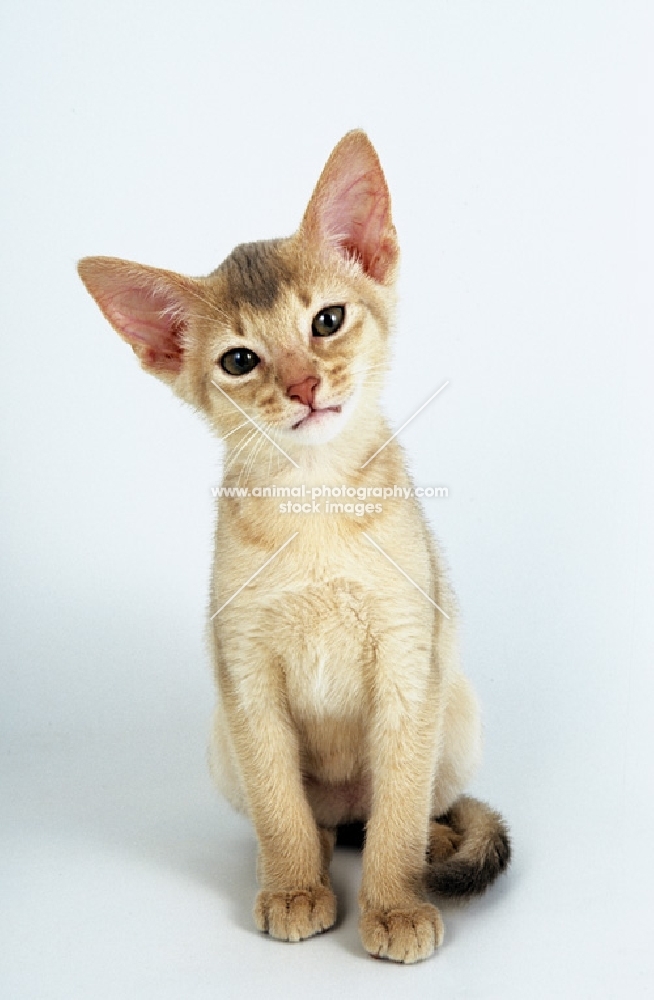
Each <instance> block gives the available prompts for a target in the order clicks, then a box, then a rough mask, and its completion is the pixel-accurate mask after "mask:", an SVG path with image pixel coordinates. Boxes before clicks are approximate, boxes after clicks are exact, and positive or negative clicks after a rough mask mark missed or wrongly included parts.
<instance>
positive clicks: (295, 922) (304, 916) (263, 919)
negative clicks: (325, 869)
mask: <svg viewBox="0 0 654 1000" xmlns="http://www.w3.org/2000/svg"><path fill="white" fill-rule="evenodd" d="M335 920H336V897H335V895H334V893H333V892H332V891H331V889H328V888H326V887H325V886H322V885H319V886H316V887H315V888H313V889H289V890H287V891H281V892H269V891H266V890H265V889H263V890H262V891H261V892H260V893H259V895H258V896H257V899H256V902H255V904H254V921H255V923H256V925H257V927H258V929H259V930H260V931H267V932H268V934H270V936H271V937H274V938H278V939H279V940H280V941H302V940H303V939H304V938H308V937H312V936H313V935H314V934H320V933H321V931H326V930H327V929H328V928H329V927H331V926H332V924H333V923H334V921H335Z"/></svg>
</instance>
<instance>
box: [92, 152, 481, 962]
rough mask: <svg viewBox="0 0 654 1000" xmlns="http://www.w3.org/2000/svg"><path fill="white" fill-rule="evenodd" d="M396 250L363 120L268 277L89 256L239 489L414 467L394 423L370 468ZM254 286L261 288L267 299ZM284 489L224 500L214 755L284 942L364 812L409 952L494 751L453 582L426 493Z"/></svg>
mask: <svg viewBox="0 0 654 1000" xmlns="http://www.w3.org/2000/svg"><path fill="white" fill-rule="evenodd" d="M357 184H358V185H359V187H358V188H357ZM352 191H354V195H353V194H352ZM339 199H340V200H339ZM353 199H354V201H353ZM366 199H367V201H366ZM343 211H350V212H353V213H354V215H355V216H356V218H355V223H356V225H354V226H353V228H352V234H350V236H351V238H350V239H349V241H346V240H345V239H344V238H343V237H342V234H341V233H340V232H339V231H338V230H337V231H333V229H334V226H335V225H336V224H337V222H338V216H339V212H341V213H342V212H343ZM357 213H358V215H357ZM366 227H367V228H366ZM361 231H363V233H364V236H363V237H361V236H360V233H361ZM357 234H359V235H357ZM357 239H359V241H360V245H358V244H357ZM366 240H367V242H365V241H366ZM271 253H272V251H271ZM262 260H263V257H262ZM396 265H397V244H396V239H395V230H394V229H393V226H392V222H391V219H390V201H389V199H388V193H387V190H386V186H385V182H384V179H383V174H382V173H381V168H380V167H379V163H378V160H377V157H376V154H375V153H374V150H373V149H372V146H371V145H370V143H369V141H368V140H367V138H366V137H365V136H364V135H363V133H360V132H357V133H350V134H349V135H348V136H346V137H345V139H344V140H342V142H341V143H340V144H339V146H338V147H337V148H336V150H335V151H334V153H333V154H332V157H331V158H330V161H329V163H328V164H327V167H326V168H325V171H324V172H323V176H322V177H321V180H320V182H319V184H318V187H317V189H316V192H315V193H314V196H313V198H312V200H311V202H310V205H309V208H308V209H307V213H306V215H305V218H304V220H303V223H302V226H301V227H300V229H299V231H298V232H297V233H296V234H295V235H294V236H293V237H290V238H289V239H287V240H285V241H280V243H279V245H276V246H275V248H274V253H273V264H272V265H271V267H272V271H270V273H269V274H268V272H266V273H267V274H268V276H267V277H266V275H264V277H263V278H262V280H263V282H264V285H262V286H261V288H260V289H259V290H258V291H257V290H256V289H255V290H254V291H251V292H248V293H247V294H245V298H244V299H242V300H239V299H238V297H237V296H236V297H235V294H234V287H235V286H234V281H231V284H230V280H229V275H228V270H227V268H226V266H223V268H219V269H218V270H217V271H216V272H214V273H213V274H212V275H210V276H209V277H207V278H200V279H189V278H184V277H182V276H180V275H175V274H172V273H170V272H164V271H156V270H154V269H148V268H144V267H142V266H140V265H134V264H131V263H128V262H121V261H112V260H111V259H109V258H88V259H87V260H86V261H83V262H82V263H81V265H80V273H81V275H82V278H83V280H84V281H85V283H86V285H87V287H88V288H89V290H90V291H91V293H92V294H93V295H94V296H95V298H96V299H97V301H98V303H99V304H100V306H101V308H102V309H103V311H104V312H105V315H107V317H108V318H109V319H110V321H111V322H112V323H113V324H114V326H115V327H116V329H118V331H119V333H121V335H122V336H123V337H124V338H125V339H126V340H128V342H129V343H131V345H132V346H133V347H134V349H135V351H136V352H137V354H138V355H139V357H140V358H141V361H142V363H143V365H144V367H145V368H146V370H150V371H154V373H155V374H157V375H159V377H161V378H163V379H164V380H165V381H166V382H168V384H170V385H171V387H172V388H173V390H174V391H175V392H176V393H177V394H178V395H179V396H180V397H181V398H182V399H184V400H186V401H187V402H189V403H191V404H192V405H193V406H195V407H196V408H197V409H198V410H199V411H200V412H201V413H203V414H204V416H205V417H206V419H207V420H208V421H209V423H210V425H211V426H212V428H213V429H214V430H215V432H216V433H217V434H218V435H219V436H220V437H223V438H224V439H225V441H226V445H227V451H226V457H225V473H224V485H226V486H230V485H240V486H254V485H265V484H267V483H270V482H274V483H275V484H277V485H278V486H289V487H293V486H300V485H302V484H304V485H305V487H306V486H308V487H310V486H312V485H316V486H320V485H323V484H328V485H329V484H331V485H340V484H343V483H345V484H347V485H348V486H355V487H356V486H386V485H389V484H390V485H394V484H398V485H400V486H410V485H411V480H410V477H409V475H408V473H407V471H406V467H405V463H404V459H403V456H402V452H401V449H400V446H399V445H398V443H397V442H396V441H393V442H391V443H390V444H389V445H388V446H387V447H386V448H384V449H383V450H382V451H381V452H380V453H379V455H378V456H377V457H376V458H375V459H374V460H373V461H372V462H371V463H370V464H369V465H367V466H366V468H365V469H363V470H362V469H361V466H362V465H363V464H364V462H366V460H367V459H368V458H369V457H370V456H371V455H372V454H373V453H374V452H375V451H376V450H377V449H378V448H379V447H380V446H381V445H382V444H383V443H384V441H386V440H387V439H388V438H389V437H390V434H391V431H390V430H389V428H388V426H387V424H386V422H385V420H384V417H383V415H382V413H381V411H380V408H379V403H378V397H379V392H380V387H381V376H382V375H383V373H384V369H385V367H386V365H387V360H388V351H389V336H390V333H391V326H392V317H393V310H394V305H395V301H394V299H395V291H394V289H395V277H396ZM262 266H263V265H262ZM246 277H247V275H246ZM248 280H249V279H248ZM266 282H267V284H266ZM248 295H249V299H250V300H254V299H256V297H257V296H259V298H261V300H262V301H263V300H264V298H265V296H267V298H266V305H265V307H262V306H261V305H258V304H257V303H256V302H254V301H248ZM335 303H344V304H345V308H346V319H345V324H344V327H343V329H342V330H341V331H339V332H338V334H337V335H335V336H334V337H329V338H324V339H323V338H317V337H315V336H312V333H311V330H312V326H311V324H312V318H313V317H314V316H315V315H316V314H317V313H318V311H319V310H320V309H322V308H324V307H325V306H327V305H330V304H335ZM152 329H154V330H155V333H154V334H153V333H152ZM162 345H163V346H162ZM242 345H246V346H247V348H249V349H250V350H252V351H255V352H256V354H257V355H258V356H259V357H260V358H261V363H260V364H259V365H258V366H257V367H256V368H255V369H254V370H253V371H252V372H250V373H249V374H246V375H243V376H239V377H236V378H235V377H234V376H232V375H229V374H228V373H226V372H225V371H224V370H223V369H222V368H221V366H220V364H218V363H217V361H218V359H219V358H221V357H222V355H223V354H224V352H225V351H227V350H229V349H233V348H235V347H239V346H242ZM307 373H311V374H313V375H315V377H316V378H317V379H319V385H318V388H317V390H316V395H315V402H316V406H318V407H325V408H326V407H328V406H332V405H340V406H341V407H342V409H341V412H340V413H336V412H334V413H328V414H327V415H326V416H325V417H324V419H323V420H322V421H316V422H315V426H313V424H312V422H311V421H310V422H309V426H307V427H306V428H304V427H301V428H294V426H293V425H294V423H296V422H297V420H298V419H300V417H301V416H302V414H303V413H304V412H305V411H304V407H303V406H302V404H301V403H300V402H299V401H298V400H297V399H293V398H289V390H288V387H289V386H291V385H293V383H294V380H296V379H297V380H298V381H301V379H302V378H305V377H306V375H307ZM214 382H215V383H216V385H218V386H220V387H221V388H222V389H223V390H224V392H225V393H227V395H228V396H229V398H227V397H226V396H225V395H223V393H221V392H220V390H219V389H218V388H216V385H214ZM232 401H233V402H232ZM234 403H237V404H238V407H240V408H241V410H243V411H245V412H246V413H247V414H248V415H250V416H251V417H252V418H253V419H254V420H255V421H256V422H257V423H258V424H259V426H260V427H263V428H264V429H265V430H266V432H267V433H268V434H269V435H270V436H271V437H272V438H273V439H274V440H275V441H276V442H277V443H278V444H279V445H280V447H281V448H283V450H284V451H285V452H286V453H287V455H288V456H290V458H292V459H293V460H294V461H295V463H297V466H298V467H297V468H296V467H294V465H293V464H291V462H290V461H289V460H288V458H286V457H284V455H282V454H281V453H280V452H279V451H278V450H276V448H275V447H274V446H273V444H271V442H270V441H269V440H268V439H267V438H266V437H265V436H264V435H263V434H261V433H260V432H259V431H257V430H256V429H255V428H253V426H252V424H251V423H248V422H247V420H246V418H245V417H244V416H243V414H242V412H240V411H239V409H237V407H236V406H235V405H234ZM279 504H280V501H279V499H266V500H263V499H260V498H256V497H250V498H241V499H227V498H225V499H221V500H219V502H218V519H217V528H216V539H215V543H216V544H215V559H214V567H213V582H212V588H211V601H210V614H211V615H212V616H214V617H212V618H211V621H210V628H209V636H210V641H211V646H212V649H213V659H214V668H215V676H216V682H217V691H218V703H217V708H216V711H215V716H214V724H213V734H212V744H211V766H212V771H213V774H214V776H215V779H216V782H217V784H218V786H219V788H220V789H221V791H222V792H223V794H224V795H225V796H226V798H227V799H228V800H229V801H230V802H231V803H232V805H233V806H234V807H235V808H237V809H239V810H241V811H242V812H244V813H246V814H247V815H248V816H249V817H250V819H251V820H252V822H253V824H254V826H255V829H256V832H257V837H258V841H259V862H258V876H259V880H260V884H261V893H260V895H259V897H258V899H257V903H256V906H255V920H256V922H257V925H258V926H259V928H260V929H262V930H267V931H269V932H270V933H271V934H272V935H274V936H276V937H280V938H286V939H289V940H297V939H299V938H303V937H307V936H310V935H311V934H314V933H316V932H318V931H320V930H324V929H326V928H327V927H328V926H330V925H331V924H332V923H333V921H334V919H335V913H336V910H335V899H334V896H333V893H332V890H331V887H330V884H329V877H328V865H329V857H330V853H331V847H332V846H333V831H334V829H335V827H336V826H337V825H338V824H340V823H343V822H347V821H350V820H363V821H365V822H366V824H367V827H366V845H365V850H364V855H363V878H362V885H361V891H360V904H361V912H362V917H361V933H362V939H363V943H364V946H365V947H366V949H367V950H368V951H370V952H372V953H373V954H378V955H382V956H386V957H389V958H392V959H396V960H399V961H406V962H412V961H416V960H418V959H422V958H425V957H427V956H428V955H429V954H430V953H431V952H432V951H433V949H434V947H435V946H437V945H439V944H440V942H441V940H442V934H443V927H442V921H441V918H440V915H439V912H438V910H437V909H436V908H435V907H434V906H433V905H431V904H430V903H429V902H427V901H426V899H425V887H424V876H425V869H426V857H427V851H428V848H429V838H430V820H431V819H432V818H434V817H441V816H443V814H446V813H447V812H448V810H449V809H450V807H452V806H453V805H454V803H455V802H456V801H457V799H458V798H459V796H460V794H461V792H462V791H463V789H464V788H465V787H466V785H467V783H468V782H469V781H470V778H471V776H472V774H473V772H474V770H475V767H476V766H477V763H478V760H479V747H480V726H479V716H478V710H477V704H476V700H475V697H474V694H473V692H472V690H471V687H470V685H469V683H468V681H467V680H466V679H465V677H464V676H463V674H462V673H461V669H460V665H459V659H458V650H457V637H456V632H457V610H456V605H455V601H454V598H453V596H452V591H451V589H450V586H449V583H448V581H447V579H446V576H445V573H444V570H443V564H442V560H441V557H440V556H439V554H438V550H437V548H436V545H435V543H434V541H433V539H432V538H431V536H430V533H429V530H428V528H427V525H426V522H425V518H424V515H423V513H422V510H421V509H420V506H419V505H418V503H417V502H416V501H414V500H404V499H402V500H399V499H393V500H385V501H384V502H383V504H382V507H383V510H382V511H381V512H377V513H367V514H365V515H364V516H357V515H355V514H351V513H348V514H346V513H342V514H329V515H327V514H325V513H321V514H308V513H301V514H293V513H280V511H279ZM295 532H297V534H296V536H295V538H294V539H293V540H292V541H290V542H289V541H288V540H289V538H291V536H292V535H293V534H294V533H295ZM364 532H365V533H366V534H368V535H369V536H370V537H371V538H372V539H373V540H374V542H376V543H377V545H378V546H380V548H381V549H382V550H383V551H384V552H385V553H387V554H388V556H389V557H390V558H391V559H392V560H394V561H395V562H396V563H397V564H398V565H399V566H400V567H401V568H402V570H403V571H404V572H405V573H406V574H407V575H408V577H410V578H411V580H412V581H414V582H415V584H417V585H418V587H420V588H421V589H422V590H423V591H424V592H425V593H426V594H429V595H430V597H431V598H432V600H433V601H435V602H436V603H437V604H438V605H439V606H440V608H441V609H442V611H443V612H444V613H441V612H440V611H438V610H436V609H435V607H434V605H433V604H432V603H430V601H429V600H427V598H426V597H425V596H424V595H423V594H422V593H420V591H419V590H418V589H416V587H415V586H413V585H412V583H410V582H409V581H408V580H407V579H406V578H405V577H404V576H403V575H402V574H401V573H400V572H398V570H397V569H396V568H395V567H394V566H393V565H391V564H390V562H389V561H388V560H387V559H386V558H384V556H383V555H382V554H381V553H380V552H379V551H378V550H377V549H376V548H375V547H374V546H373V545H372V544H371V542H370V541H369V540H368V538H366V535H365V534H364ZM287 542H288V544H287V545H286V547H285V548H283V550H282V551H281V552H279V554H277V555H276V556H275V558H274V559H272V561H271V562H270V564H269V565H268V566H267V567H266V568H265V569H264V570H263V571H262V572H260V573H258V571H259V570H260V569H261V566H262V565H263V564H264V563H265V562H266V560H267V559H269V558H270V557H271V556H272V555H273V554H274V553H277V552H278V550H279V549H280V548H281V547H282V546H284V544H285V543H287ZM257 573H258V575H255V574H257ZM251 577H254V578H253V579H252V582H250V583H249V584H248V585H247V586H246V587H245V588H244V589H243V590H241V592H240V593H239V594H238V596H236V597H234V598H233V599H231V600H230V598H232V596H233V595H234V593H235V592H236V591H238V590H239V588H241V587H242V586H243V584H244V583H245V582H246V581H248V580H249V579H250V578H251ZM227 602H229V603H227ZM223 605H224V607H223ZM221 608H222V610H220V611H219V613H218V614H216V612H217V611H218V609H221ZM446 616H447V617H446ZM439 829H441V828H440V827H438V825H437V827H436V828H434V829H433V830H432V850H433V851H435V852H437V853H438V852H441V853H443V856H444V857H447V856H448V854H450V853H451V852H453V851H455V849H456V844H457V843H458V839H457V837H458V835H457V834H455V833H454V832H452V833H451V836H450V834H448V833H447V832H446V833H445V834H443V836H441V833H439ZM441 832H442V830H441ZM443 837H444V839H443ZM459 839H460V838H459ZM437 841H438V844H437V846H436V847H435V846H434V845H435V844H436V842H437ZM443 845H444V846H443Z"/></svg>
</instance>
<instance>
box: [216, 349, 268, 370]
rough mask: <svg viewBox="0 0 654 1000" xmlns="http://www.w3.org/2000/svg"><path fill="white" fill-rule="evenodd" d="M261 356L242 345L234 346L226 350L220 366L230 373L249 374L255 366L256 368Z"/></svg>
mask: <svg viewBox="0 0 654 1000" xmlns="http://www.w3.org/2000/svg"><path fill="white" fill-rule="evenodd" d="M260 361H261V358H260V357H259V355H258V354H255V353H254V351H248V350H247V349H245V348H242V347H234V348H233V349H232V350H231V351H226V352H225V353H224V354H223V356H222V358H221V359H220V367H221V368H222V369H223V371H226V372H227V374H228V375H247V373H248V372H251V371H252V369H253V368H256V367H257V365H258V364H259V362H260Z"/></svg>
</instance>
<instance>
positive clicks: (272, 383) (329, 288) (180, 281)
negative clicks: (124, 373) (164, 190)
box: [79, 131, 398, 453]
mask: <svg viewBox="0 0 654 1000" xmlns="http://www.w3.org/2000/svg"><path fill="white" fill-rule="evenodd" d="M397 260H398V248H397V240H396V234H395V228H394V226H393V223H392V220H391V210H390V197H389V193H388V188H387V186H386V181H385V179H384V175H383V172H382V169H381V166H380V164H379V160H378V158H377V154H376V153H375V150H374V148H373V146H372V145H371V143H370V141H369V140H368V138H367V136H366V135H365V134H364V133H363V132H360V131H355V132H350V133H348V134H347V135H346V136H345V137H344V138H343V139H342V140H341V141H340V142H339V143H338V145H337V146H336V148H335V149H334V151H333V152H332V154H331V156H330V158H329V160H328V162H327V164H326V166H325V168H324V170H323V172H322V175H321V177H320V180H319V181H318V184H317V185H316V189H315V191H314V193H313V195H312V197H311V200H310V202H309V205H308V207H307V210H306V212H305V215H304V218H303V220H302V223H301V225H300V228H299V229H298V231H297V232H296V233H295V234H294V235H293V236H290V237H288V238H287V239H280V240H268V241H262V242H258V243H251V244H245V245H242V246H238V247H236V248H235V249H234V250H233V251H232V253H231V254H230V255H229V256H228V257H227V258H226V259H225V260H224V261H223V263H222V264H221V265H220V266H219V267H218V268H217V269H216V270H215V271H214V272H213V273H212V274H210V275H209V276H208V277H205V278H189V277H185V276H183V275H179V274H175V273H173V272H170V271H163V270H159V269H155V268H151V267H146V266H143V265H141V264H134V263H131V262H129V261H123V260H117V259H115V258H109V257H87V258H85V259H84V260H82V261H80V263H79V273H80V276H81V278H82V281H83V282H84V284H85V285H86V288H87V289H88V291H89V292H90V293H91V295H92V296H93V298H94V299H95V300H96V302H97V303H98V305H99V307H100V309H101V310H102V312H103V313H104V315H105V316H106V318H107V319H108V320H109V322H110V323H111V324H112V326H113V327H114V328H115V329H116V330H117V332H118V333H119V334H120V335H121V337H123V338H124V339H125V340H126V341H127V342H128V344H130V345H131V347H132V348H133V350H134V352H135V353H136V354H137V356H138V358H139V360H140V362H141V365H142V367H143V368H144V369H145V370H146V371H148V372H150V373H152V374H154V375H157V376H158V377H159V378H161V379H162V380H163V381H165V382H167V383H168V384H169V385H170V386H171V388H172V389H173V390H174V391H175V392H176V393H177V394H178V395H179V396H181V397H182V398H183V399H184V400H186V401H187V402H189V403H192V404H193V405H195V406H196V407H198V408H199V409H200V410H202V411H203V412H204V413H205V414H206V416H207V417H208V418H209V420H210V422H211V424H212V426H213V427H214V429H215V430H216V432H217V433H218V434H219V435H221V436H225V435H228V434H230V433H231V432H233V431H234V430H236V429H238V427H239V425H242V424H243V421H244V419H245V415H247V416H248V417H250V418H251V419H252V420H254V421H256V422H257V423H258V424H259V426H261V427H262V428H264V429H265V430H266V432H267V433H268V434H269V435H270V436H271V437H273V439H274V440H276V441H278V442H279V444H280V445H282V447H284V448H287V449H288V450H289V451H290V452H292V453H297V448H300V449H302V448H305V447H307V446H312V445H315V444H318V443H323V442H327V441H331V440H334V439H335V438H337V437H338V436H340V435H341V434H342V433H343V432H345V431H348V428H349V433H350V434H352V433H355V430H356V429H355V428H353V426H352V425H353V424H356V422H357V419H360V417H361V415H362V414H363V413H364V412H365V407H366V406H367V405H369V404H370V402H371V400H373V399H375V398H376V397H377V395H378V390H379V386H380V379H379V373H380V371H381V369H382V368H383V367H384V365H385V362H386V358H387V352H388V336H389V328H390V324H391V320H392V313H393V305H394V284H395V278H396V271H397ZM357 413H358V414H359V418H355V414H357Z"/></svg>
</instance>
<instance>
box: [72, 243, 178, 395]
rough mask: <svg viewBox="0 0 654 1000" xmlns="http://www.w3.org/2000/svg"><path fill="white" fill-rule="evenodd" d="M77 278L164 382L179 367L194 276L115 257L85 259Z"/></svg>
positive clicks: (146, 363)
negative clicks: (188, 276) (186, 275)
mask: <svg viewBox="0 0 654 1000" xmlns="http://www.w3.org/2000/svg"><path fill="white" fill-rule="evenodd" d="M77 270H78V272H79V276H80V278H81V279H82V281H83V282H84V285H85V286H86V289H87V291H88V292H89V293H90V294H91V295H92V296H93V298H94V299H95V301H96V302H97V304H98V306H99V307H100V309H101V311H102V312H103V314H104V315H105V317H106V318H107V319H108V320H109V322H110V323H111V325H112V326H113V328H114V330H116V331H117V333H119V334H120V336H121V337H122V338H123V340H126V341H127V343H128V344H129V345H130V346H131V347H132V349H133V350H134V353H135V354H136V355H137V357H138V358H139V360H140V362H141V365H142V366H143V368H144V369H145V370H146V371H148V372H151V373H152V374H153V375H159V376H160V377H161V378H163V379H164V381H167V382H170V381H172V380H174V376H176V375H177V374H178V373H179V372H180V371H181V368H182V364H183V360H184V349H185V333H186V330H187V327H188V323H189V318H190V312H191V303H192V301H193V297H194V295H196V294H197V293H196V292H194V290H193V288H192V284H193V283H192V280H191V279H190V278H185V277H183V276H182V275H180V274H175V273H174V272H172V271H162V270H159V269H158V268H154V267H146V266H145V265H143V264H135V263H133V262H132V261H128V260H119V259H117V258H115V257H85V258H84V259H83V260H81V261H80V262H79V264H78V265H77Z"/></svg>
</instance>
